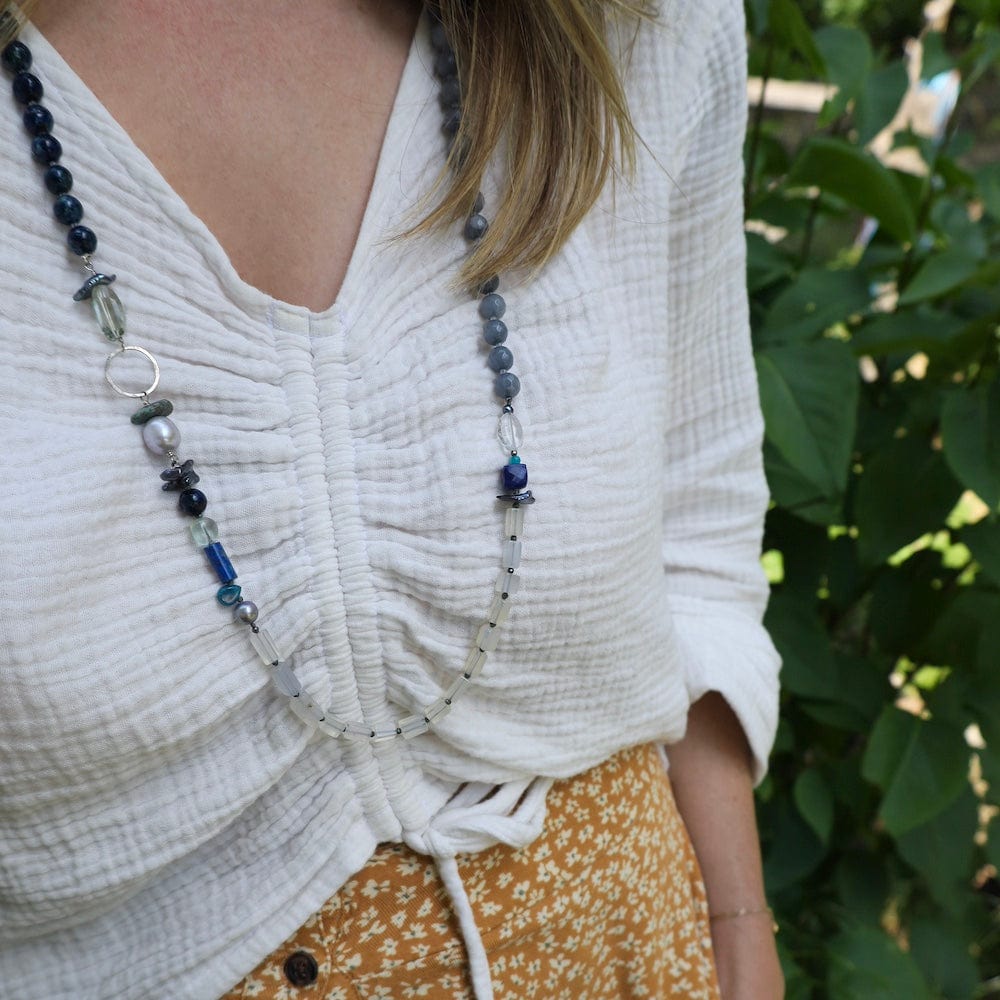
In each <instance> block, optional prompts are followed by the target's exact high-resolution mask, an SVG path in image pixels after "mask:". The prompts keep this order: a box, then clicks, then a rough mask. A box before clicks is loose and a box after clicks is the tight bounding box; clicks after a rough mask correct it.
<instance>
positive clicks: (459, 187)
mask: <svg viewBox="0 0 1000 1000" xmlns="http://www.w3.org/2000/svg"><path fill="white" fill-rule="evenodd" d="M0 3H3V0H0ZM34 6H35V0H22V2H21V3H20V4H16V3H11V2H7V3H3V11H4V12H5V13H10V14H12V15H13V19H4V20H3V22H0V47H2V46H3V45H5V44H6V43H7V41H9V40H10V38H12V37H14V35H16V33H17V31H18V30H19V29H20V25H21V23H22V22H23V20H24V19H25V18H26V17H27V16H28V15H29V14H30V11H31V8H33V7H34ZM433 6H434V8H435V11H436V13H437V15H438V16H439V17H440V19H441V22H442V24H443V25H444V28H445V31H446V33H447V35H448V38H449V39H451V40H452V43H453V47H454V51H455V57H456V61H457V64H458V75H459V81H460V86H461V93H462V118H461V123H460V126H459V130H458V134H457V136H456V138H455V142H454V144H453V146H452V151H451V154H450V156H449V164H448V165H449V168H450V169H448V170H447V171H445V172H444V173H443V174H442V176H441V178H440V180H439V183H438V185H437V186H436V187H435V189H434V190H433V191H432V192H431V194H430V196H429V198H430V199H433V198H434V197H437V201H436V203H435V204H433V207H432V208H427V205H429V204H431V201H428V202H427V203H426V204H425V206H424V207H425V209H426V215H425V217H424V218H423V219H422V221H420V222H419V223H418V224H417V225H415V226H414V227H413V228H412V229H411V230H410V231H409V233H416V232H421V231H425V230H427V229H430V228H433V227H437V226H441V225H444V224H454V223H456V222H457V221H459V220H461V219H464V218H465V217H466V216H467V215H468V214H469V212H470V210H471V208H472V205H473V203H474V202H475V198H476V195H477V193H478V191H479V187H480V184H481V182H482V178H483V176H484V175H485V173H486V170H487V167H488V165H489V163H490V161H491V160H492V158H493V156H494V155H495V154H496V153H497V151H498V150H501V149H502V150H505V151H506V176H505V184H504V185H503V191H502V194H501V199H500V202H499V204H498V205H496V206H495V207H494V208H493V211H492V225H491V226H490V228H489V230H488V231H487V233H486V235H485V236H483V237H482V239H481V240H479V241H478V243H477V245H476V248H475V250H474V252H473V253H472V254H471V256H470V257H469V258H468V260H467V262H466V264H465V267H464V268H463V271H462V275H461V279H462V280H463V282H468V283H469V284H470V285H476V284H479V283H480V282H482V281H484V280H486V279H488V278H490V277H491V276H492V275H494V274H498V273H503V272H507V271H510V270H514V269H521V268H524V269H527V270H529V271H534V270H537V269H538V268H540V267H541V266H542V265H544V264H545V262H546V261H547V260H549V259H550V258H551V257H552V256H553V255H554V254H555V253H557V252H558V250H559V249H560V247H562V245H563V244H564V243H565V242H566V240H567V239H568V238H569V235H570V233H572V231H573V230H574V229H575V228H576V226H577V224H578V223H579V222H580V220H581V219H582V218H583V217H584V215H586V213H587V211H588V210H589V209H590V208H591V206H592V205H593V204H594V202H595V201H596V200H597V198H598V196H599V195H600V193H601V191H602V190H603V188H604V186H605V184H607V183H608V181H609V179H612V178H613V177H614V176H615V175H616V174H617V173H618V172H619V171H620V172H622V173H624V174H626V175H627V174H629V173H631V171H632V170H633V168H634V165H635V151H636V150H635V143H636V135H635V130H634V128H633V125H632V120H631V118H630V116H629V111H628V106H627V103H626V100H625V91H624V87H623V84H622V80H621V74H620V67H619V64H618V61H617V59H616V56H615V55H614V54H613V53H612V46H611V41H610V39H609V29H610V28H611V26H612V22H614V24H615V25H616V26H617V27H618V28H619V29H620V28H622V27H623V26H624V25H626V24H627V23H629V22H631V23H633V24H634V23H635V19H636V18H638V17H641V16H648V15H650V13H651V0H435V3H434V4H433ZM5 34H6V37H4V36H5Z"/></svg>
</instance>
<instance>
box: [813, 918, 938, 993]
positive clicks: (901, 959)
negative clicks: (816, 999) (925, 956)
mask: <svg viewBox="0 0 1000 1000" xmlns="http://www.w3.org/2000/svg"><path fill="white" fill-rule="evenodd" d="M829 963H830V964H829V970H830V971H829V975H828V977H827V993H826V994H825V996H826V1000H862V998H863V1000H902V998H904V997H905V998H906V1000H931V994H930V991H929V990H928V988H927V983H926V982H925V981H924V978H923V976H922V975H921V974H920V969H919V968H918V967H917V965H916V963H915V962H914V961H913V959H912V958H911V957H910V956H909V955H907V954H904V953H903V952H902V951H900V950H899V947H898V946H897V945H896V943H895V942H894V941H893V940H892V938H890V937H889V936H888V935H887V934H886V933H884V932H883V931H881V930H877V929H876V928H873V927H853V928H851V929H849V930H846V931H844V932H843V933H841V934H839V935H837V937H835V938H834V939H833V940H832V941H831V942H830V944H829Z"/></svg>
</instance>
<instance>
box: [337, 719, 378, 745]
mask: <svg viewBox="0 0 1000 1000" xmlns="http://www.w3.org/2000/svg"><path fill="white" fill-rule="evenodd" d="M373 732H374V730H373V729H372V727H371V726H366V725H365V724H364V723H363V722H348V723H347V726H346V728H345V729H344V736H346V737H347V739H349V740H354V742H355V743H361V742H367V741H368V740H370V739H371V737H372V733H373Z"/></svg>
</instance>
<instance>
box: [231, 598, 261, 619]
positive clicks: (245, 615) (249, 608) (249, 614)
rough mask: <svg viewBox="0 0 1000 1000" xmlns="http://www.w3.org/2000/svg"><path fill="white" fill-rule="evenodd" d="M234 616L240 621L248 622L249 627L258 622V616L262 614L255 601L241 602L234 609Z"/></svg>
mask: <svg viewBox="0 0 1000 1000" xmlns="http://www.w3.org/2000/svg"><path fill="white" fill-rule="evenodd" d="M233 614H234V615H235V616H236V619H237V620H238V621H241V622H246V623H247V624H248V625H252V624H253V623H254V622H255V621H256V620H257V615H258V614H260V611H259V610H258V608H257V605H256V604H254V602H253V601H240V603H239V604H237V605H236V607H235V608H233Z"/></svg>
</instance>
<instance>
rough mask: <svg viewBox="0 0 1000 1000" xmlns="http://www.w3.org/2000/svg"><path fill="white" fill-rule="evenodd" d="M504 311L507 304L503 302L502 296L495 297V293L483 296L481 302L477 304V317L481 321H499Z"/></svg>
mask: <svg viewBox="0 0 1000 1000" xmlns="http://www.w3.org/2000/svg"><path fill="white" fill-rule="evenodd" d="M506 311H507V303H506V302H504V300H503V296H502V295H497V293H496V292H491V293H490V294H489V295H484V296H483V300H482V302H480V303H479V315H480V316H482V317H483V319H499V318H500V317H501V316H502V315H503V314H504V313H505V312H506Z"/></svg>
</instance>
